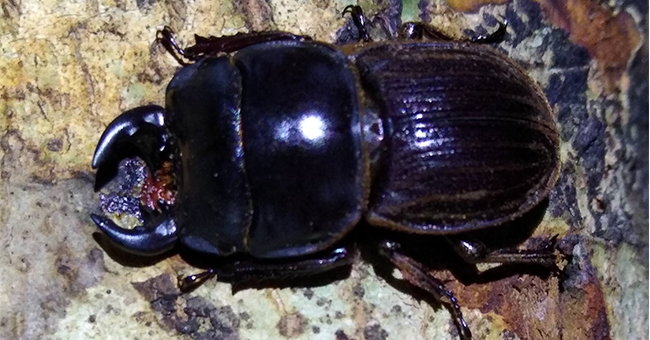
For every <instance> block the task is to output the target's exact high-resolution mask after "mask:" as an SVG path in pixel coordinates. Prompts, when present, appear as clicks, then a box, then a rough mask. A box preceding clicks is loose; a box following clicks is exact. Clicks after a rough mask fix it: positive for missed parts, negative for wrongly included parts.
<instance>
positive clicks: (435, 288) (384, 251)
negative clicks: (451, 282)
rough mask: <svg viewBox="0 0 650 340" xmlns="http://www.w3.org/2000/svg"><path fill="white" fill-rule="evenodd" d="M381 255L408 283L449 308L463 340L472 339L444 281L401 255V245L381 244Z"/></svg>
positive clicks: (419, 264) (389, 242)
mask: <svg viewBox="0 0 650 340" xmlns="http://www.w3.org/2000/svg"><path fill="white" fill-rule="evenodd" d="M379 253H380V254H381V255H382V256H384V257H386V258H388V259H389V260H390V261H391V262H392V263H393V265H395V267H397V269H399V271H400V272H401V273H402V276H403V277H404V279H405V280H406V281H408V282H410V283H411V284H412V285H414V286H416V287H419V288H421V289H423V290H425V291H426V292H428V293H430V294H431V295H433V297H434V298H435V299H436V300H437V301H439V302H440V303H442V304H443V305H445V306H447V308H448V309H449V311H450V312H451V315H452V318H453V319H454V322H455V323H456V326H457V327H458V332H459V335H460V338H461V340H471V339H472V333H471V332H470V330H469V326H467V322H466V321H465V319H464V318H463V314H462V313H461V311H460V306H459V305H458V301H456V298H455V297H454V294H453V293H452V292H451V291H449V290H447V288H445V285H444V284H443V283H442V281H440V280H438V279H436V278H435V277H433V276H432V275H431V274H430V273H429V269H427V268H426V267H425V266H424V265H422V264H421V263H419V262H417V261H415V260H414V259H412V258H410V257H408V256H406V255H404V254H402V253H400V252H399V244H397V243H395V242H392V241H383V242H381V243H380V248H379Z"/></svg>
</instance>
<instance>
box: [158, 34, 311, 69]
mask: <svg viewBox="0 0 650 340" xmlns="http://www.w3.org/2000/svg"><path fill="white" fill-rule="evenodd" d="M156 40H157V41H159V42H160V43H161V44H162V45H163V46H164V47H165V49H166V50H167V51H168V52H169V53H170V54H171V55H172V56H174V58H175V59H176V60H177V61H178V62H179V63H180V64H181V65H187V64H188V63H187V62H185V61H184V60H183V58H185V59H187V60H189V61H196V60H197V59H199V58H201V57H203V56H205V55H216V54H218V53H231V52H235V51H238V50H241V49H242V48H244V47H247V46H252V45H256V44H260V43H264V42H269V41H306V40H311V38H310V37H307V36H302V35H295V34H292V33H289V32H253V33H238V34H235V35H230V36H222V37H207V38H206V37H202V36H199V35H195V36H194V40H195V42H194V45H192V46H189V47H187V48H185V49H183V48H181V47H180V46H179V45H178V43H176V38H175V36H174V31H172V29H171V28H169V27H168V26H165V27H164V28H163V29H162V30H160V31H158V33H157V38H156Z"/></svg>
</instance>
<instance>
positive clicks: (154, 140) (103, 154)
mask: <svg viewBox="0 0 650 340" xmlns="http://www.w3.org/2000/svg"><path fill="white" fill-rule="evenodd" d="M164 115H165V111H164V109H163V108H162V107H160V106H157V105H149V106H141V107H137V108H135V109H132V110H129V111H126V112H124V113H122V114H121V115H119V116H118V117H117V118H115V120H113V121H112V122H111V123H110V124H109V125H108V127H106V130H104V133H103V134H102V136H101V138H100V139H99V143H98V144H97V149H95V154H94V156H93V162H92V167H93V169H98V168H99V170H100V171H102V170H107V168H111V169H114V168H115V167H116V166H117V163H119V161H121V160H122V159H124V158H127V157H129V156H133V154H132V153H134V152H135V155H137V156H139V157H140V158H142V160H144V161H145V163H146V164H147V166H148V167H149V170H150V172H151V173H152V174H154V173H155V170H156V169H158V168H159V167H160V166H161V165H162V161H163V155H164V154H165V153H164V152H163V151H164V150H165V147H166V144H167V133H166V131H165V116H164ZM110 180H111V178H102V176H99V175H98V176H97V180H96V182H95V191H97V190H99V189H101V188H102V187H103V186H104V185H105V184H106V183H107V182H108V181H110Z"/></svg>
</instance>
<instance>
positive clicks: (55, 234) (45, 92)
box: [0, 0, 648, 340]
mask: <svg viewBox="0 0 650 340" xmlns="http://www.w3.org/2000/svg"><path fill="white" fill-rule="evenodd" d="M347 4H349V2H346V1H334V0H318V1H290V0H279V1H278V0H269V1H266V0H233V1H204V0H197V1H187V0H165V1H153V0H136V1H132V2H129V1H125V0H87V1H52V0H42V1H35V0H6V1H3V2H2V3H1V6H0V9H1V11H0V111H1V113H2V114H1V115H0V164H1V165H0V167H1V168H0V170H1V172H0V175H1V176H0V198H1V199H0V245H1V247H0V249H2V251H1V252H0V268H2V275H0V306H2V308H0V338H2V339H29V340H32V339H66V340H67V339H141V340H144V339H161V338H167V339H233V340H234V339H286V338H291V339H337V340H343V339H368V340H380V339H456V338H457V335H456V329H455V328H454V326H453V324H452V323H451V322H450V318H449V313H448V312H447V311H446V310H445V309H443V308H440V307H439V306H431V305H429V304H428V303H427V302H426V301H423V300H418V299H416V298H414V296H417V294H413V292H412V291H410V290H409V289H408V288H402V289H396V285H395V284H393V283H392V282H391V284H389V283H387V282H386V280H385V277H381V276H377V275H376V274H375V272H374V269H373V266H371V265H369V264H367V263H366V262H364V261H361V260H359V261H358V262H357V263H355V265H354V266H353V269H352V272H351V273H350V275H349V277H347V278H344V279H343V280H339V281H332V282H329V283H326V284H315V285H312V286H311V287H297V288H273V287H270V288H263V289H244V290H241V291H238V292H236V294H234V295H233V294H232V291H231V287H230V286H229V285H228V284H225V283H220V282H216V281H210V282H208V283H206V284H205V285H204V286H202V287H200V288H199V289H198V290H196V291H194V292H193V293H191V294H185V295H180V294H179V293H178V291H177V289H176V286H175V282H174V281H175V277H176V275H178V274H188V273H193V272H195V271H196V269H195V268H192V267H190V266H189V265H187V264H186V263H185V262H184V261H183V260H182V259H181V258H180V257H179V256H178V255H174V256H171V257H168V258H156V259H153V260H152V261H146V262H143V261H139V260H138V261H134V260H128V259H127V260H125V259H123V258H120V255H119V254H114V253H108V254H110V256H109V255H108V254H107V253H106V252H105V249H104V248H102V246H101V245H100V243H101V242H100V243H98V240H99V241H101V238H99V237H96V236H97V235H93V234H94V233H96V228H95V227H94V225H93V224H92V222H91V221H90V219H89V218H88V215H89V213H90V212H91V211H93V210H95V209H96V208H97V205H98V199H97V195H96V194H94V193H93V191H92V183H93V176H94V174H93V172H92V171H91V170H90V160H91V157H92V152H93V150H94V146H95V143H96V142H97V140H98V138H99V136H100V134H101V132H102V130H103V129H104V127H105V126H106V124H107V123H108V122H109V121H111V120H112V119H113V118H114V117H115V116H116V115H118V114H119V113H120V112H121V111H123V110H126V109H128V108H131V107H134V106H138V105H143V104H147V103H163V102H164V99H163V94H164V88H165V86H166V84H167V83H168V81H169V80H170V79H171V77H172V75H173V74H174V72H175V70H176V69H177V68H178V65H177V64H176V62H175V61H174V60H173V59H172V58H171V57H170V56H169V55H168V54H166V53H165V51H164V49H163V48H161V46H159V45H158V44H155V43H154V42H153V41H154V38H155V32H156V29H157V28H160V27H161V26H162V25H164V24H167V25H170V26H171V27H172V28H174V29H175V31H177V32H178V35H179V39H180V41H181V42H182V43H183V44H188V43H190V42H191V40H192V35H193V34H194V33H199V34H202V35H227V34H233V33H236V32H242V31H252V30H267V29H278V30H287V31H291V32H293V33H298V34H305V35H311V36H313V37H314V38H316V39H318V40H323V41H330V42H336V41H339V42H343V41H348V40H350V39H351V38H352V35H353V33H352V32H353V29H352V26H351V21H350V20H349V18H341V15H340V13H341V11H342V9H343V8H344V7H345V5H347ZM360 5H362V6H363V7H364V8H365V9H366V12H367V14H368V17H369V19H370V22H371V34H373V36H375V37H387V36H391V35H394V34H395V32H396V29H397V27H398V24H399V22H401V21H413V20H423V21H426V22H431V23H433V24H434V25H436V26H438V27H441V28H442V29H444V30H445V31H447V32H449V33H450V34H454V35H459V36H460V35H462V34H473V33H471V32H472V31H473V32H476V33H479V34H483V33H485V32H487V31H490V30H492V29H494V27H495V26H496V23H497V20H501V19H503V18H505V19H507V20H508V22H509V28H508V34H507V35H506V41H505V42H504V43H502V44H500V45H498V46H497V48H498V49H500V50H501V51H502V52H504V53H507V54H509V55H510V56H511V57H512V58H514V59H515V60H516V61H517V62H519V63H520V64H521V65H522V66H523V67H524V68H525V69H526V70H527V71H528V72H529V74H531V75H532V76H533V77H534V79H535V80H536V81H538V82H539V83H540V84H541V85H542V87H543V88H544V90H545V92H546V94H547V96H548V98H549V101H550V103H551V105H552V107H553V109H554V111H555V112H556V114H557V115H558V119H559V124H560V128H561V133H562V140H563V146H562V160H563V167H562V175H561V178H560V181H559V183H558V185H557V186H556V188H555V189H554V190H553V192H552V194H551V196H550V199H549V205H548V209H547V210H546V214H545V215H544V218H543V221H542V222H541V224H540V225H539V227H538V228H537V229H536V230H535V232H534V237H533V240H532V242H534V241H535V240H539V239H541V238H543V237H547V236H549V235H553V234H556V233H559V234H560V235H561V237H562V239H563V241H562V242H561V244H560V247H561V248H562V249H564V250H566V251H568V252H571V253H572V255H573V258H572V261H571V262H570V263H569V264H568V265H567V267H566V269H565V271H566V274H567V278H566V279H565V280H564V281H562V282H560V280H559V279H558V278H557V277H539V276H536V275H529V273H528V274H526V273H522V274H515V275H511V276H503V275H496V276H492V277H491V278H488V279H477V278H476V277H469V278H467V277H464V276H462V275H457V276H454V275H452V274H451V272H450V271H449V270H447V269H453V268H446V267H445V266H442V265H441V266H439V267H440V268H437V269H439V270H438V271H436V275H437V276H438V277H440V278H443V279H449V280H450V283H449V287H450V288H452V289H453V291H454V292H455V294H456V296H457V297H458V300H459V302H460V304H461V305H462V306H463V312H464V313H465V315H466V318H467V319H468V321H469V323H470V327H471V328H472V330H473V332H474V335H475V339H617V340H631V339H648V333H647V330H648V260H647V259H648V158H647V157H648V111H647V108H648V31H647V27H648V21H647V20H648V4H647V2H643V1H637V0H632V1H610V2H595V1H590V0H565V1H550V0H538V1H533V0H513V1H509V2H505V1H500V0H499V1H485V0H473V1H458V0H454V1H451V0H450V1H449V2H448V3H446V2H442V1H436V0H432V1H427V0H422V1H415V0H410V1H404V2H403V3H402V2H399V1H393V0H388V1H386V0H383V1H379V0H377V1H375V2H372V1H361V2H360ZM466 29H469V30H466ZM451 262H453V261H451ZM452 267H453V266H452ZM452 271H453V270H452ZM458 276H460V277H458ZM457 278H459V279H461V281H462V283H461V282H459V281H458V280H456V279H457ZM397 286H398V287H397V288H399V285H397Z"/></svg>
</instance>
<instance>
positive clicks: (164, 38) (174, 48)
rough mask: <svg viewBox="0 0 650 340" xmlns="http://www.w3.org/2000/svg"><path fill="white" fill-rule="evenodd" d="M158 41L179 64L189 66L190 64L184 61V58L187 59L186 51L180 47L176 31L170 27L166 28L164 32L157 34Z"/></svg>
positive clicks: (160, 31)
mask: <svg viewBox="0 0 650 340" xmlns="http://www.w3.org/2000/svg"><path fill="white" fill-rule="evenodd" d="M156 41H158V42H160V43H161V44H162V45H163V46H164V47H165V49H166V50H167V52H169V54H171V55H172V56H173V57H174V59H176V61H178V63H179V64H181V65H188V63H186V62H185V61H184V60H183V57H185V50H183V49H182V48H181V47H180V46H178V44H177V43H176V37H174V31H173V30H172V29H171V28H170V27H169V26H165V27H163V29H162V30H159V31H158V32H156Z"/></svg>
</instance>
